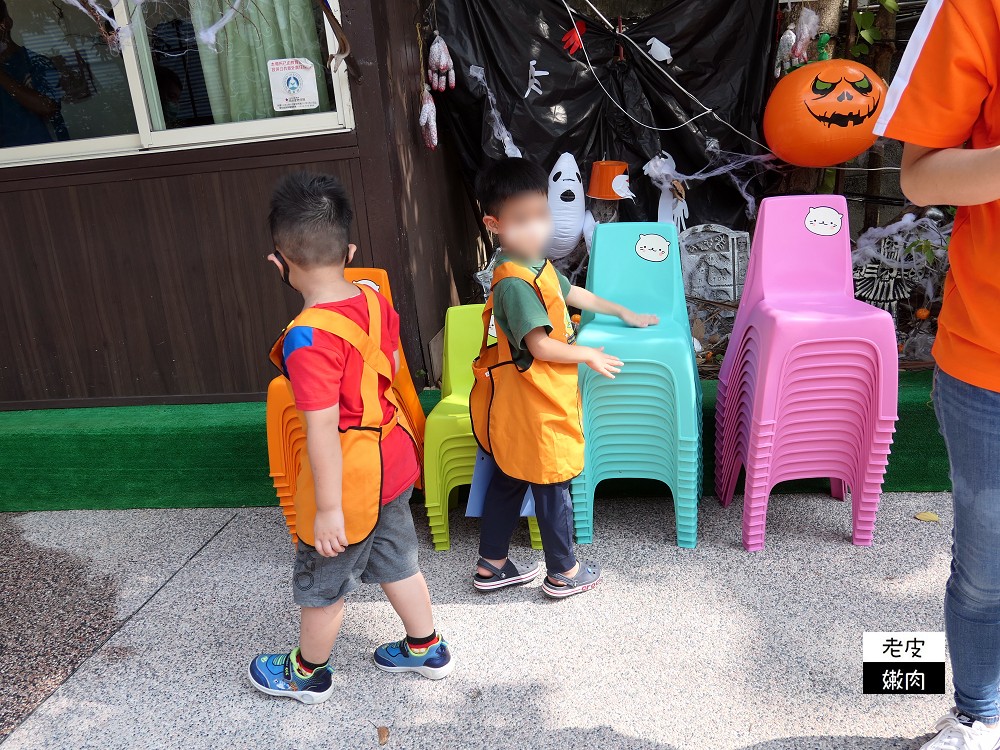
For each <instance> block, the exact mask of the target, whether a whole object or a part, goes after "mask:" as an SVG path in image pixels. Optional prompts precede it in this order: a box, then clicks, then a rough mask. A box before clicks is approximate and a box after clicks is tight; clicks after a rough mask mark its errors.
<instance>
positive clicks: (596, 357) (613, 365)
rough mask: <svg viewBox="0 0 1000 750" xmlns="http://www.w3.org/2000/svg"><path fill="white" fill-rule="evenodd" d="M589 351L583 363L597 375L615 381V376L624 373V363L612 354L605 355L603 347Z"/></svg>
mask: <svg viewBox="0 0 1000 750" xmlns="http://www.w3.org/2000/svg"><path fill="white" fill-rule="evenodd" d="M588 349H589V351H588V352H586V357H585V359H584V360H583V363H584V364H585V365H587V367H589V368H590V369H591V370H593V371H594V372H596V373H597V374H599V375H603V376H604V377H606V378H611V379H612V380H614V379H615V375H616V374H617V373H619V372H621V371H622V367H623V365H624V363H623V362H622V361H621V360H620V359H618V357H616V356H614V355H612V354H605V353H604V347H603V346H602V347H601V348H600V349H593V348H590V347H588Z"/></svg>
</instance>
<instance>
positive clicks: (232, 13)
mask: <svg viewBox="0 0 1000 750" xmlns="http://www.w3.org/2000/svg"><path fill="white" fill-rule="evenodd" d="M242 4H243V0H232V4H231V5H230V6H229V7H228V8H226V12H225V13H223V14H222V16H221V17H220V18H219V20H218V21H216V22H215V23H213V24H212V25H211V26H207V27H205V28H203V29H198V39H199V40H201V41H202V42H203V43H204V44H206V45H208V46H209V47H214V46H215V39H216V37H217V36H218V34H219V32H220V31H222V29H223V28H225V26H226V24H228V23H229V22H230V21H232V20H233V19H234V18H236V16H237V15H238V14H239V12H240V6H241V5H242Z"/></svg>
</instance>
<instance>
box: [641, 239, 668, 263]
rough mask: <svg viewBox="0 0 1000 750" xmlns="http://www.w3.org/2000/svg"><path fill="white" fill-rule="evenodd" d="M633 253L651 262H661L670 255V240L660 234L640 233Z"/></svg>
mask: <svg viewBox="0 0 1000 750" xmlns="http://www.w3.org/2000/svg"><path fill="white" fill-rule="evenodd" d="M635 254H636V255H638V256H639V257H640V258H642V259H643V260H648V261H650V262H651V263H661V262H663V261H665V260H666V259H667V256H668V255H670V240H668V239H667V238H666V237H664V236H663V235H660V234H640V235H639V239H638V240H636V243H635Z"/></svg>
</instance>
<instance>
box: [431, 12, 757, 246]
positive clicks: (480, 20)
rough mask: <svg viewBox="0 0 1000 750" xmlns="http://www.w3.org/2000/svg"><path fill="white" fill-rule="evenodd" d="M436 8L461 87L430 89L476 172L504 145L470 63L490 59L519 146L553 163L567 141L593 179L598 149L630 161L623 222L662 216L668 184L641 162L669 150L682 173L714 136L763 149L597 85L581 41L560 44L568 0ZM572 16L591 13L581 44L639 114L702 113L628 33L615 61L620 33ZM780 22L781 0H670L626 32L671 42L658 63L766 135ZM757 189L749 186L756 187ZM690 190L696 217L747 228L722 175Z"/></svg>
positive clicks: (694, 220) (742, 147)
mask: <svg viewBox="0 0 1000 750" xmlns="http://www.w3.org/2000/svg"><path fill="white" fill-rule="evenodd" d="M570 5H571V7H573V8H574V11H575V10H577V9H578V8H577V7H575V6H574V3H570ZM584 7H586V6H584ZM435 17H436V20H437V23H438V24H439V26H438V30H439V31H440V33H441V35H442V36H443V37H444V39H445V41H446V42H447V44H448V48H449V50H450V51H451V56H452V59H453V60H454V62H455V73H456V78H457V86H456V88H455V89H454V90H448V91H446V92H444V93H437V92H435V93H434V97H435V101H436V103H437V106H438V111H439V118H440V121H441V123H440V124H441V125H442V126H443V127H444V128H445V129H446V130H449V131H450V132H451V134H452V136H453V137H452V138H451V140H450V141H448V140H446V141H445V147H446V148H447V147H449V146H450V145H451V144H454V145H456V146H457V149H458V151H459V156H460V158H461V162H462V166H463V169H464V170H465V173H466V178H467V179H469V180H470V181H472V180H473V179H474V176H475V173H476V172H477V171H478V170H479V169H480V168H481V167H482V166H484V165H485V164H486V163H488V161H489V160H491V159H498V158H502V157H503V156H504V151H503V147H502V144H500V143H499V142H498V141H497V140H496V139H495V138H494V137H493V129H492V127H491V125H490V120H489V107H488V104H487V98H486V95H485V93H484V92H482V91H481V89H480V88H479V86H478V85H477V84H476V83H475V81H473V80H472V79H470V77H469V67H470V66H471V65H479V66H482V67H483V68H484V69H485V71H486V80H487V82H488V84H489V87H490V89H491V90H492V91H493V93H494V95H495V96H496V100H497V108H498V110H499V112H500V115H501V118H502V119H503V121H504V124H505V125H506V126H507V128H508V129H509V130H510V132H511V133H512V135H513V138H514V143H515V144H516V145H517V146H518V148H520V150H521V152H522V155H523V156H525V157H526V158H529V159H532V160H533V161H536V162H537V163H539V164H541V165H542V166H543V167H544V168H545V170H546V171H549V170H550V169H551V168H552V165H553V164H554V163H555V160H556V159H557V158H558V157H559V155H560V154H561V153H563V152H564V151H569V152H571V153H572V154H573V155H574V156H575V157H576V159H577V162H578V163H579V165H580V170H581V174H582V175H583V177H584V182H585V183H588V182H589V178H590V167H591V164H592V163H593V162H594V161H595V160H598V159H617V160H620V161H625V162H628V164H629V175H630V179H631V186H632V191H633V192H634V193H635V194H636V196H637V201H636V202H635V203H633V202H632V201H628V200H625V201H621V203H620V204H619V213H620V217H621V219H622V220H633V221H641V220H646V219H649V220H655V219H656V207H657V202H658V200H659V191H658V190H657V188H656V187H655V186H653V185H652V183H651V182H650V181H649V179H648V178H647V177H646V176H645V175H644V174H643V173H642V167H643V165H644V164H645V163H646V162H647V161H648V160H649V159H650V158H652V157H653V156H655V155H656V154H657V153H658V152H659V150H660V149H661V148H663V149H666V150H667V151H668V152H669V153H670V154H671V155H673V157H674V159H675V161H676V164H677V168H678V170H679V171H680V172H682V173H684V174H692V173H694V172H696V171H698V170H699V169H701V168H702V167H704V166H705V165H706V164H707V163H708V156H707V155H706V143H707V140H708V139H709V138H715V139H717V140H718V142H719V144H720V145H721V148H722V149H723V150H725V151H732V152H736V153H749V154H752V153H758V152H760V148H759V147H758V146H756V145H755V144H753V143H751V142H750V141H748V140H746V139H745V138H743V137H741V136H739V135H738V134H736V133H734V132H733V131H732V130H730V129H729V128H727V127H726V126H725V125H723V124H722V123H720V122H718V121H717V120H715V118H713V117H712V116H711V115H704V116H702V117H700V118H698V119H697V120H695V121H694V122H692V123H690V124H688V125H686V126H684V127H682V128H679V129H677V130H671V131H666V132H657V131H654V130H649V129H647V128H644V127H642V126H640V125H637V124H636V123H634V122H633V121H632V120H630V119H629V118H628V117H626V116H625V115H624V114H623V113H622V112H621V110H619V109H618V108H617V107H616V106H615V105H614V103H613V102H611V101H609V100H608V97H607V96H606V95H605V93H604V92H603V91H602V90H601V87H600V86H599V85H598V83H597V81H596V80H595V79H594V76H593V75H592V74H591V72H590V70H589V68H588V67H587V64H586V58H585V57H584V53H583V50H579V51H577V52H576V53H575V54H574V55H570V54H569V52H568V51H567V50H566V49H564V47H563V41H562V37H563V35H564V34H565V33H566V31H567V30H568V29H570V28H571V23H570V19H569V16H568V14H567V13H566V9H565V7H564V6H563V4H562V3H561V2H560V1H559V0H437V7H436V11H435V10H434V9H433V8H432V9H431V10H430V11H429V12H428V21H431V22H433V21H434V19H435ZM576 20H583V21H584V23H586V32H585V33H584V35H583V42H584V44H585V45H586V48H587V52H588V53H589V54H590V59H591V62H592V63H593V66H594V69H595V70H596V71H597V74H598V76H599V77H600V80H601V82H602V83H603V84H604V86H605V87H606V88H607V89H608V91H610V92H611V94H612V95H613V96H614V97H615V99H617V100H618V101H619V102H620V103H621V104H622V105H623V106H624V107H625V109H627V110H628V112H629V113H630V114H631V115H632V116H633V117H635V118H636V119H638V120H640V121H642V122H644V123H647V124H651V125H655V126H657V127H672V126H676V125H680V124H681V123H683V122H685V121H686V120H688V119H689V118H690V117H691V116H692V115H695V114H697V113H698V112H700V111H702V109H701V108H700V107H699V106H698V105H697V104H695V103H694V102H693V101H691V99H690V98H689V97H688V96H687V95H685V94H684V93H683V92H681V91H680V90H678V89H677V88H676V87H675V86H674V84H672V83H671V82H670V81H669V80H667V79H666V78H665V77H664V76H663V74H662V73H660V71H659V70H657V69H656V68H655V67H654V66H653V64H652V63H651V62H650V61H649V60H647V59H646V58H645V57H644V56H642V55H641V54H639V52H638V50H636V49H635V48H634V47H633V46H632V45H631V44H630V43H629V42H628V41H626V40H623V45H622V46H623V48H624V53H625V59H624V60H623V61H621V62H619V61H617V60H615V59H614V58H615V53H616V48H617V42H616V35H615V34H614V33H612V32H611V31H610V30H608V29H607V28H606V27H605V26H604V24H603V22H601V21H600V20H596V21H595V20H594V19H593V18H592V17H591V16H590V15H588V14H583V13H581V14H578V15H577V16H576ZM612 20H615V19H612ZM774 23H775V8H774V3H772V2H762V0H665V2H664V8H663V10H661V11H659V12H657V13H655V14H653V15H652V16H649V17H647V18H646V19H644V20H642V21H640V22H639V23H637V24H635V25H633V26H631V27H630V28H628V29H626V32H625V33H626V34H627V35H628V36H629V37H631V38H632V39H633V40H635V41H636V42H637V43H638V44H640V45H642V46H644V47H645V45H646V42H647V40H649V39H650V38H651V37H656V38H658V39H659V40H660V41H662V42H663V43H664V44H667V45H669V46H670V48H671V52H672V55H673V63H671V64H670V65H667V64H666V63H660V64H661V65H662V66H664V67H665V69H666V70H668V71H669V72H670V74H671V75H672V76H673V77H674V78H675V79H677V81H678V82H680V84H681V85H682V86H684V87H685V88H686V89H687V90H688V91H690V92H691V93H693V94H694V95H695V96H696V97H697V98H698V99H699V100H701V101H702V102H704V104H705V105H706V106H708V107H711V108H712V109H714V110H715V111H716V112H717V113H718V115H719V116H720V117H722V118H723V119H724V120H726V121H727V122H730V123H732V124H733V125H734V126H735V127H736V128H738V129H740V130H741V131H743V132H745V133H747V134H749V135H751V136H753V137H754V138H755V139H756V140H758V141H762V142H763V139H762V137H761V135H760V128H759V122H760V117H761V113H762V111H763V104H764V97H765V96H766V94H767V92H768V90H769V84H770V80H771V78H770V70H771V67H772V63H771V57H772V55H771V47H772V41H773V38H774ZM531 60H535V61H537V62H536V69H537V70H545V71H548V73H549V74H548V75H547V76H544V77H541V78H540V79H539V82H540V84H541V86H542V90H543V93H541V94H537V93H535V92H532V93H531V94H530V95H529V96H528V98H527V99H526V98H525V97H524V93H525V90H526V89H527V88H528V65H529V63H530V61H531ZM759 187H760V186H759V183H751V185H750V190H751V192H752V193H753V192H754V191H755V188H757V189H759ZM688 199H689V208H690V211H691V216H690V219H689V222H688V225H689V226H691V225H694V224H700V223H704V222H713V223H719V224H724V225H726V226H730V227H734V228H741V227H745V226H747V223H748V220H747V217H746V214H745V207H746V205H745V202H744V200H743V198H742V197H741V196H740V194H739V192H738V191H737V189H736V188H735V187H734V185H733V184H732V182H731V181H730V180H729V178H728V177H726V176H722V177H716V178H712V179H709V180H706V181H704V182H699V183H696V184H695V185H693V186H691V190H690V192H689V193H688Z"/></svg>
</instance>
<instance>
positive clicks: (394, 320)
mask: <svg viewBox="0 0 1000 750" xmlns="http://www.w3.org/2000/svg"><path fill="white" fill-rule="evenodd" d="M376 296H377V297H378V301H379V307H380V308H381V310H382V351H384V352H385V354H386V356H387V357H388V358H389V361H390V362H392V363H393V367H394V368H395V357H394V355H395V353H396V351H397V349H399V315H398V314H397V313H396V311H395V310H393V309H392V305H390V304H389V301H388V300H387V299H386V298H385V297H383V296H382V295H381V294H376ZM316 307H318V308H320V309H323V310H332V311H333V312H337V313H340V314H341V315H344V316H346V317H348V318H350V319H351V320H353V321H354V322H355V323H357V324H358V325H360V326H361V327H362V328H363V329H364V330H366V331H367V330H368V328H369V322H368V304H367V302H366V301H365V296H364V294H362V293H361V292H360V291H359V292H358V294H357V296H355V297H351V298H350V299H346V300H342V301H340V302H326V303H323V304H321V305H316ZM283 354H284V358H285V370H286V371H287V373H288V379H289V380H290V381H291V383H292V392H293V393H294V394H295V406H296V408H298V409H299V410H300V411H319V410H321V409H328V408H330V407H331V406H335V405H337V404H338V403H339V404H340V429H342V430H344V429H347V428H348V427H357V426H358V425H360V424H361V417H362V414H363V413H364V408H363V405H362V403H361V372H362V368H363V367H364V360H363V359H362V357H361V353H360V352H359V351H358V350H357V349H355V348H354V347H353V346H351V345H350V344H348V343H347V342H346V341H344V340H343V339H341V338H338V337H337V336H334V335H333V334H331V333H327V332H326V331H321V330H320V329H318V328H310V327H308V326H296V327H295V328H293V329H292V330H290V331H289V332H288V334H287V335H286V336H285V342H284V346H283ZM390 385H391V384H390V383H389V381H387V380H386V379H385V378H383V377H379V396H380V398H381V401H382V411H383V413H384V415H385V416H384V419H383V422H382V424H385V423H386V422H388V421H389V420H390V419H392V416H393V414H394V413H395V407H393V405H392V404H391V403H389V400H388V399H387V398H386V397H385V395H384V394H385V390H386V389H387V388H389V386H390ZM419 476H420V467H419V466H418V465H417V454H416V450H415V448H414V445H413V440H412V439H411V438H410V436H409V435H408V434H407V433H406V431H405V430H403V429H402V428H401V427H397V428H396V429H394V430H393V431H392V432H390V433H389V434H388V435H386V437H385V438H384V439H383V441H382V504H383V505H384V504H385V503H387V502H389V501H390V500H393V499H395V498H397V497H399V495H400V494H402V492H403V491H404V490H406V489H407V488H408V487H409V486H410V485H412V484H413V483H414V482H416V481H417V478H418V477H419Z"/></svg>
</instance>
